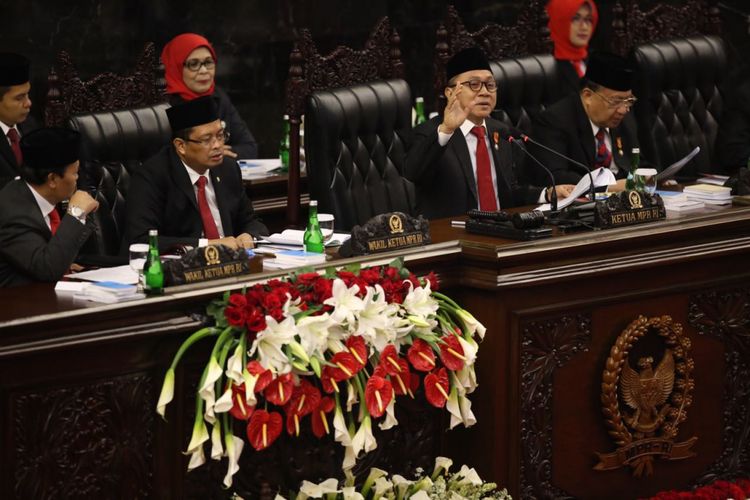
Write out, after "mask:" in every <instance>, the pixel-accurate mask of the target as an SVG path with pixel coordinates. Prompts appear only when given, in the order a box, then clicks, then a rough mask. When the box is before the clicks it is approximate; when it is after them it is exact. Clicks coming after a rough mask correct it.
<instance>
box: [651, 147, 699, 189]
mask: <svg viewBox="0 0 750 500" xmlns="http://www.w3.org/2000/svg"><path fill="white" fill-rule="evenodd" d="M700 152H701V147H700V146H696V147H695V149H694V150H692V151H691V152H689V153H688V154H687V156H685V158H683V159H682V160H679V161H676V162H674V163H673V164H671V165H670V166H668V167H667V168H665V169H664V170H662V171H661V172H659V173H658V174H657V175H656V181H657V182H658V181H663V180H664V179H669V178H670V177H674V176H675V174H677V172H679V171H680V170H682V167H684V166H685V165H687V162H689V161H690V160H692V159H693V158H695V155H697V154H698V153H700Z"/></svg>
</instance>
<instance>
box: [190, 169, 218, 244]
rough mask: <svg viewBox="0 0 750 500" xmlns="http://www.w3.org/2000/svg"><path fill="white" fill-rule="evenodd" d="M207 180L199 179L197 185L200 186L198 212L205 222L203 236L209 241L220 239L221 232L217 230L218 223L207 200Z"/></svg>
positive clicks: (202, 177) (201, 177)
mask: <svg viewBox="0 0 750 500" xmlns="http://www.w3.org/2000/svg"><path fill="white" fill-rule="evenodd" d="M206 182H208V179H206V178H205V177H204V176H202V175H201V176H200V177H198V180H197V181H196V182H195V184H196V185H197V186H198V210H200V212H201V219H202V220H203V234H204V235H205V236H206V238H208V239H209V240H217V239H219V230H218V229H216V222H215V221H214V216H213V215H212V214H211V209H210V208H208V200H207V199H206Z"/></svg>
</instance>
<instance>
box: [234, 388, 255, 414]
mask: <svg viewBox="0 0 750 500" xmlns="http://www.w3.org/2000/svg"><path fill="white" fill-rule="evenodd" d="M253 411H255V407H254V406H250V405H248V404H247V402H246V401H245V384H241V385H235V384H232V407H231V408H230V409H229V413H230V414H231V415H232V416H233V417H234V418H236V419H237V420H247V419H249V418H250V416H251V415H252V414H253Z"/></svg>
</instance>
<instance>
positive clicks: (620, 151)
mask: <svg viewBox="0 0 750 500" xmlns="http://www.w3.org/2000/svg"><path fill="white" fill-rule="evenodd" d="M617 152H618V153H620V156H623V155H624V154H625V153H623V152H622V137H619V136H618V137H617Z"/></svg>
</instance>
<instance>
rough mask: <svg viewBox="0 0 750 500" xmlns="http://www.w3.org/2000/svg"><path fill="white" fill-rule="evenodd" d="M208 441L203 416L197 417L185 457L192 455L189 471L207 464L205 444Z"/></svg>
mask: <svg viewBox="0 0 750 500" xmlns="http://www.w3.org/2000/svg"><path fill="white" fill-rule="evenodd" d="M206 441H208V430H207V429H206V423H205V422H204V421H203V418H202V417H201V415H196V416H195V422H193V435H192V436H191V437H190V444H188V448H187V451H186V452H185V455H191V456H190V463H189V464H188V470H192V469H194V468H196V467H198V466H200V465H203V464H204V463H205V462H206V456H205V455H204V453H203V443H205V442H206Z"/></svg>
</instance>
